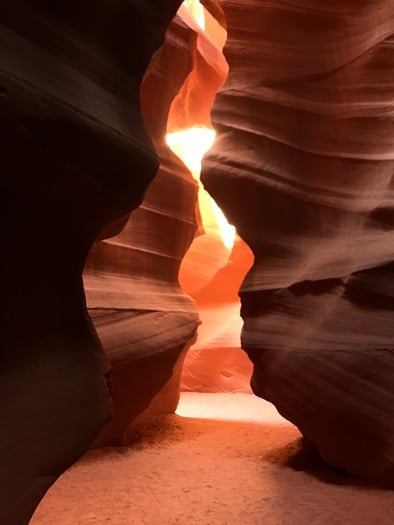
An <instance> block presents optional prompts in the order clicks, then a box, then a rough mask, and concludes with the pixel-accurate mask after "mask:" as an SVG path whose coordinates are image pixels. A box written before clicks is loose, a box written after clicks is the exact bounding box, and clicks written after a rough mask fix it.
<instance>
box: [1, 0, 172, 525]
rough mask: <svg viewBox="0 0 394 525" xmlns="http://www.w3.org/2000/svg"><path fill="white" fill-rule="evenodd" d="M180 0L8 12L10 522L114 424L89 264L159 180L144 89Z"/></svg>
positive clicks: (4, 29)
mask: <svg viewBox="0 0 394 525" xmlns="http://www.w3.org/2000/svg"><path fill="white" fill-rule="evenodd" d="M179 3H180V1H179V0H174V1H167V2H140V1H137V0H128V1H125V0H113V1H111V2H106V1H105V2H104V1H100V0H99V1H96V0H95V1H92V0H87V1H84V2H82V3H81V2H76V1H73V0H71V1H67V2H62V1H57V2H48V1H46V0H35V1H34V2H32V1H29V0H17V1H16V2H11V3H10V2H5V1H2V2H1V4H0V24H1V45H0V95H1V96H0V115H1V119H0V126H1V147H0V165H1V169H2V180H1V183H2V197H3V199H5V204H6V206H5V209H6V221H7V222H6V227H5V238H3V242H4V246H6V247H7V248H6V250H5V253H4V254H3V257H2V261H3V264H4V268H3V276H4V277H3V293H2V298H3V301H4V302H5V305H6V310H5V318H4V321H5V323H4V327H3V330H2V332H3V347H2V370H1V397H0V419H1V421H2V433H1V437H0V463H1V469H0V522H1V523H4V524H7V525H8V524H10V525H11V524H12V525H22V524H26V523H27V522H28V520H29V517H30V515H31V514H32V512H33V510H34V508H35V506H36V504H37V502H38V501H39V500H40V498H41V497H42V495H43V494H44V493H45V491H46V490H47V488H48V487H49V486H50V485H51V484H52V483H53V481H54V480H55V479H56V477H57V476H58V475H59V474H60V473H61V472H63V471H64V469H66V468H67V467H68V466H69V465H70V464H71V463H72V462H73V461H75V460H76V459H77V458H78V457H79V456H80V455H81V454H82V453H83V452H84V451H85V450H86V448H87V447H88V446H89V444H90V443H91V441H92V440H93V438H94V436H95V435H96V434H97V432H98V430H99V428H100V427H101V425H102V424H103V423H104V422H105V421H107V420H108V419H109V417H110V413H111V408H110V400H109V396H108V391H107V387H106V384H105V378H104V376H105V374H106V372H107V370H108V365H107V362H106V359H105V357H104V354H103V351H102V347H101V344H100V342H99V340H98V337H97V335H96V332H95V330H94V328H93V326H92V324H91V322H90V320H89V318H88V315H87V311H86V305H85V297H84V291H83V286H82V278H81V274H82V268H83V265H84V262H85V258H86V255H87V253H88V250H89V248H90V246H91V244H92V243H93V241H94V240H95V238H96V237H97V236H98V235H99V233H100V231H101V230H102V229H103V227H104V226H105V225H108V224H110V223H113V226H111V228H109V229H110V230H111V229H112V231H113V228H114V227H115V226H114V225H115V223H116V222H117V221H119V219H120V218H122V217H123V216H124V215H126V214H128V213H129V212H130V211H131V210H132V209H133V208H135V207H136V206H137V205H138V204H139V203H140V202H141V199H142V194H143V192H144V190H145V189H146V187H147V185H148V183H149V182H150V181H151V180H152V178H153V176H154V175H155V173H156V171H157V157H156V154H155V152H154V149H153V147H152V144H151V141H150V139H149V138H148V136H147V134H146V131H145V129H144V125H143V122H142V118H141V113H140V109H139V88H140V83H141V80H142V77H143V74H144V72H145V70H146V67H147V65H148V63H149V61H150V59H151V56H152V54H153V52H154V51H155V50H156V49H157V48H158V47H159V46H160V44H161V43H162V41H163V37H164V32H165V29H166V26H167V25H168V23H169V22H170V20H171V19H172V17H173V16H174V14H175V11H176V9H177V8H178V6H179ZM147 35H149V37H148V38H147ZM118 227H119V226H118Z"/></svg>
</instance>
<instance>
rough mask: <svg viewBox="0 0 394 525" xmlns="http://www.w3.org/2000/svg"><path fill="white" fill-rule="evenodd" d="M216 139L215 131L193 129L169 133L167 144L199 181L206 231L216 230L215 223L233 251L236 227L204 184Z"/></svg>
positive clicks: (200, 200) (227, 245)
mask: <svg viewBox="0 0 394 525" xmlns="http://www.w3.org/2000/svg"><path fill="white" fill-rule="evenodd" d="M215 137H216V132H215V130H213V129H210V128H204V127H193V128H189V129H186V130H180V131H176V132H173V133H167V136H166V141H167V144H168V146H169V147H170V149H171V150H172V151H173V152H174V153H175V154H176V155H177V156H178V157H179V158H180V159H181V160H182V162H183V163H184V164H185V165H186V166H187V167H188V168H189V170H190V171H191V172H192V175H193V177H194V178H195V179H196V180H197V181H198V187H199V191H198V202H199V207H200V212H201V217H202V221H203V226H204V229H205V230H209V229H211V228H212V223H216V227H217V228H218V230H219V231H220V235H221V238H222V241H223V244H224V246H225V247H226V248H227V249H228V250H231V249H232V247H233V246H234V241H235V233H236V232H235V227H234V226H232V225H231V224H229V223H228V222H227V219H226V217H225V216H224V214H223V212H222V210H221V209H220V208H219V206H218V205H217V204H216V202H215V201H214V200H213V199H212V197H211V196H210V195H209V194H208V193H207V192H206V190H205V189H204V187H203V185H202V184H201V181H200V173H201V161H202V158H203V156H204V154H205V153H206V152H207V151H208V150H209V149H210V148H211V147H212V144H213V143H214V141H215Z"/></svg>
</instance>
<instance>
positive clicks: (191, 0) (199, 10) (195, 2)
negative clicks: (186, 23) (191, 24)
mask: <svg viewBox="0 0 394 525" xmlns="http://www.w3.org/2000/svg"><path fill="white" fill-rule="evenodd" d="M183 5H184V6H185V7H187V9H189V11H190V12H191V14H192V15H193V17H194V18H195V19H196V21H197V23H198V25H199V26H200V27H201V28H202V29H205V14H204V7H203V6H202V5H201V2H200V0H185V1H184V2H183Z"/></svg>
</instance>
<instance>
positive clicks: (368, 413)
mask: <svg viewBox="0 0 394 525" xmlns="http://www.w3.org/2000/svg"><path fill="white" fill-rule="evenodd" d="M221 5H222V7H223V9H224V11H225V15H226V19H227V25H228V41H227V45H226V48H225V55H226V57H227V59H228V61H229V64H230V75H229V78H228V80H227V82H226V84H225V86H224V87H223V88H222V90H221V92H220V94H219V95H218V97H217V99H216V102H215V106H214V124H215V126H216V128H217V130H218V131H219V136H218V138H217V141H216V143H215V146H214V148H213V150H211V152H210V153H209V154H208V156H207V159H206V160H205V162H204V164H203V177H202V180H203V182H204V184H205V185H206V187H207V188H208V190H209V191H210V192H211V193H212V195H213V196H214V198H215V199H216V201H217V202H218V203H219V205H220V206H221V207H222V208H223V210H224V211H225V213H226V214H227V215H228V216H229V218H230V221H231V222H232V223H233V224H235V225H236V226H237V230H238V233H239V234H240V235H241V236H242V237H243V239H244V240H246V242H247V243H248V244H249V245H250V247H251V248H252V249H253V252H254V254H255V264H254V266H253V268H252V269H251V271H250V272H249V274H248V276H247V277H246V279H245V281H244V283H243V285H242V288H241V299H242V316H243V318H244V321H245V324H244V328H243V334H242V344H243V347H244V348H245V349H246V350H247V352H248V353H249V356H250V357H251V359H252V361H253V363H254V368H255V372H254V376H253V380H252V386H253V388H254V390H255V392H257V393H258V394H259V395H261V396H263V397H265V398H266V399H268V400H270V401H272V402H273V403H274V404H275V405H276V406H277V407H278V409H279V410H280V412H281V413H282V414H283V415H284V416H285V417H287V418H288V419H290V420H291V421H292V422H293V423H295V424H296V425H297V426H298V427H299V428H300V430H301V431H302V432H303V434H304V435H305V436H306V437H307V438H308V439H309V440H310V441H312V442H313V443H314V445H315V446H316V447H317V448H318V450H319V452H320V454H321V455H322V457H323V458H324V459H326V460H327V461H328V462H330V463H331V464H333V465H336V466H338V467H341V468H343V469H346V470H348V471H351V472H353V473H356V474H358V475H360V476H362V477H364V478H367V479H369V480H372V481H373V482H375V483H379V484H386V485H391V486H393V485H394V417H393V416H394V413H393V410H392V407H393V406H394V314H393V312H394V309H393V296H394V293H393V282H394V279H393V273H392V261H393V260H394V235H393V226H394V222H393V217H394V214H393V190H394V186H393V169H394V123H393V99H392V94H393V92H394V72H393V61H394V37H393V30H394V6H393V3H392V2H391V1H390V0H381V1H375V2H374V1H363V2H359V1H355V0H354V1H348V2H342V1H341V2H340V1H339V0H338V1H334V2H330V4H329V5H324V6H322V5H321V3H320V2H317V1H314V0H298V1H297V2H293V3H292V4H291V5H290V4H288V3H283V2H243V3H242V4H241V3H240V2H239V3H237V2H232V1H230V0H223V2H222V3H221Z"/></svg>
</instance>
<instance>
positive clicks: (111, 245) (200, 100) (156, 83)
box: [84, 2, 239, 445]
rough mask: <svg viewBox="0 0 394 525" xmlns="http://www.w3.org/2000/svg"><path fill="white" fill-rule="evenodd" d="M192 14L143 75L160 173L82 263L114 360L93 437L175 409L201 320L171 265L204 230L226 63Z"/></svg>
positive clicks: (179, 19)
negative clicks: (208, 167) (204, 193)
mask: <svg viewBox="0 0 394 525" xmlns="http://www.w3.org/2000/svg"><path fill="white" fill-rule="evenodd" d="M194 7H195V8H196V9H194ZM191 8H193V9H191ZM197 8H198V9H197ZM199 13H200V14H201V13H202V14H204V13H203V11H202V6H201V5H200V4H199V3H197V2H193V3H192V5H189V6H186V5H183V6H181V8H180V9H179V11H178V14H177V16H176V17H175V18H174V20H173V21H172V23H171V25H170V27H169V30H168V31H167V34H166V38H165V42H164V45H163V46H162V47H161V48H160V50H159V51H158V52H157V53H156V54H155V56H154V58H153V60H152V62H151V63H150V66H149V69H148V71H147V73H146V75H145V77H144V80H143V83H142V87H141V105H142V114H143V117H144V121H145V123H146V128H147V131H148V133H149V135H150V137H151V138H152V140H153V143H154V146H155V148H156V151H157V153H158V156H159V159H160V168H159V172H158V174H157V176H156V178H155V179H154V181H153V182H152V184H151V185H150V186H149V188H148V191H147V193H146V195H145V198H144V201H143V203H142V205H141V206H140V207H139V208H138V209H137V210H135V211H134V212H133V213H132V215H131V217H130V219H129V220H128V221H127V224H126V225H125V227H124V229H123V230H122V231H121V233H119V234H118V235H116V236H114V237H111V238H109V239H105V240H101V241H100V242H97V243H96V244H95V245H94V247H93V248H92V250H91V252H90V255H89V259H88V262H87V264H86V267H85V274H84V282H85V288H86V292H87V300H88V307H89V313H90V315H91V317H92V319H93V322H94V324H95V326H96V328H97V331H98V333H99V336H100V338H101V340H102V342H103V345H104V348H105V350H106V353H107V355H108V357H109V360H110V362H111V366H112V398H113V402H114V417H113V419H112V421H111V422H110V423H109V424H108V425H107V426H106V427H105V428H104V429H103V431H102V432H101V434H100V436H99V437H98V439H97V440H96V443H95V444H96V445H102V444H108V443H118V442H120V441H121V440H122V436H123V434H124V431H125V430H126V428H127V427H128V425H129V424H130V422H131V421H133V420H135V419H136V417H137V416H139V417H140V418H141V417H145V416H147V415H149V416H151V415H153V414H157V413H163V412H171V411H174V410H175V408H176V406H177V402H178V398H179V384H180V373H181V370H182V363H183V360H184V357H185V353H186V351H187V349H188V347H189V346H190V344H191V343H192V342H194V340H195V338H196V331H197V326H198V325H199V323H200V321H199V317H198V314H197V308H196V305H195V302H194V301H193V300H192V298H191V297H190V296H189V295H186V294H187V293H189V290H188V289H187V287H183V288H184V290H182V288H181V287H180V285H179V282H178V272H179V268H180V264H181V262H182V260H183V259H184V258H185V254H186V252H187V251H188V249H189V248H190V245H191V243H192V241H193V238H194V236H195V235H196V234H197V237H198V238H199V237H200V235H199V234H200V233H202V231H203V230H204V229H205V228H206V223H205V220H206V219H205V218H204V215H203V210H202V208H201V199H200V197H199V193H200V189H199V185H198V182H197V180H196V174H197V172H199V170H200V167H199V164H200V162H201V156H202V155H203V153H204V151H205V150H206V149H207V148H208V147H209V146H210V145H211V143H212V140H213V139H214V135H215V133H214V131H213V130H212V129H210V124H211V121H210V109H211V106H212V103H213V100H214V97H215V94H216V92H217V90H218V89H219V87H220V85H221V84H222V83H223V81H224V79H225V78H226V75H227V71H228V66H227V63H226V61H225V60H224V57H223V54H222V53H221V51H220V49H219V48H218V46H217V44H216V43H215V42H214V41H213V40H212V39H210V38H208V37H207V35H206V33H205V32H204V30H203V28H202V26H201V24H204V18H202V17H201V16H199V17H198V19H196V18H195V16H194V15H198V14H199ZM211 18H212V17H211ZM210 23H211V24H214V20H210ZM176 144H178V146H179V147H178V148H177V147H176ZM181 144H183V146H182V147H183V149H187V147H188V144H189V145H191V146H192V148H191V152H192V153H193V155H192V156H189V157H188V158H189V162H186V163H184V162H182V161H181V160H180V158H184V156H182V155H181V154H180V150H179V148H181V149H182V147H181ZM170 145H171V147H172V149H174V150H176V151H177V152H178V155H176V154H174V153H173V152H172V150H171V148H170ZM179 157H180V158H179ZM189 170H191V171H189ZM198 174H199V173H198ZM208 199H211V197H209V196H208ZM216 229H217V228H216ZM215 232H216V230H215ZM215 235H218V234H216V233H215ZM222 246H223V241H222V240H220V248H221V247H222ZM224 250H225V252H226V256H227V258H228V253H229V250H228V249H227V248H225V247H224ZM188 257H189V255H186V259H187V258H188ZM195 278H196V277H194V279H195ZM182 285H183V283H182ZM185 292H186V293H185ZM238 337H239V332H238Z"/></svg>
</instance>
